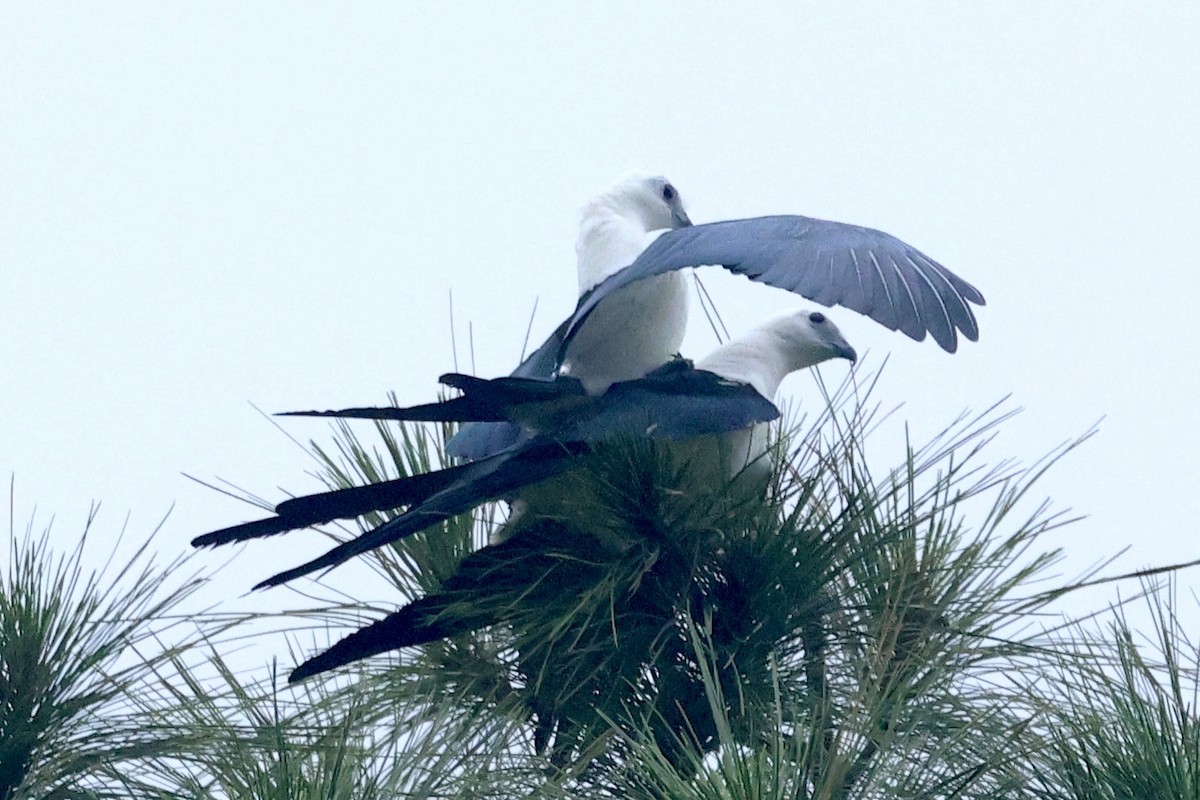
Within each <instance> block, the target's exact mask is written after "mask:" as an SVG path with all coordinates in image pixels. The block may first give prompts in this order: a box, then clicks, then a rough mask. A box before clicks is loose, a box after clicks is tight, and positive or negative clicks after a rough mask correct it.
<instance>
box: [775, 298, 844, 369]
mask: <svg viewBox="0 0 1200 800" xmlns="http://www.w3.org/2000/svg"><path fill="white" fill-rule="evenodd" d="M763 329H764V330H766V331H769V332H770V333H771V334H773V335H775V336H778V337H779V339H780V341H781V342H782V343H783V346H782V348H781V350H782V352H784V353H786V356H787V358H788V360H789V363H788V367H789V369H788V371H789V372H794V371H796V370H798V369H805V368H807V367H811V366H814V365H816V364H819V363H821V362H822V361H827V360H829V359H831V358H845V359H848V360H849V361H851V362H852V363H853V362H855V361H857V360H858V353H856V352H855V350H854V348H853V347H851V346H850V343H849V342H847V341H846V339H845V337H843V336H842V332H841V331H839V330H838V327H837V325H834V324H833V320H831V319H830V318H829V317H827V316H825V314H824V313H822V312H820V311H809V310H807V309H802V310H798V311H790V312H788V313H786V314H782V315H780V316H778V317H775V318H774V319H772V320H769V321H768V322H767V323H766V324H765V325H764V326H763Z"/></svg>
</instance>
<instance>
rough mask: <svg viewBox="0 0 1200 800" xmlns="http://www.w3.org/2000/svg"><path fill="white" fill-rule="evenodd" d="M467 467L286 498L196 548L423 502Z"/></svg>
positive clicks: (205, 537)
mask: <svg viewBox="0 0 1200 800" xmlns="http://www.w3.org/2000/svg"><path fill="white" fill-rule="evenodd" d="M463 469H464V467H451V468H450V469H443V470H438V471H437V472H427V473H424V474H422V475H410V476H408V477H406V478H396V479H394V480H390V481H384V482H382V483H372V484H368V485H366V486H353V487H350V488H348V489H334V490H332V491H329V492H321V493H319V494H310V495H305V496H303V497H294V498H292V499H291V500H285V501H283V502H282V503H280V504H279V505H278V506H276V507H275V514H276V516H274V517H269V518H267V519H258V520H254V521H253V522H244V523H242V524H241V525H233V526H231V527H229V528H222V529H221V530H219V531H213V532H212V533H206V534H204V535H203V536H197V537H196V538H195V539H192V546H193V547H217V546H219V545H223V544H231V543H233V542H244V541H248V540H250V539H261V538H263V537H266V536H274V535H276V534H279V533H286V532H288V531H293V530H296V529H297V528H307V527H309V526H310V525H322V524H324V523H326V522H332V521H333V520H335V519H352V518H354V517H357V516H360V515H362V514H366V513H368V512H371V511H386V510H389V509H393V508H400V507H401V506H408V505H413V504H415V503H420V502H421V501H422V500H424V499H426V498H427V497H429V496H430V495H433V494H437V493H438V492H440V491H442V490H443V489H445V488H446V487H447V486H449V485H450V484H452V483H454V482H455V481H456V480H458V479H459V476H460V473H461V471H462V470H463Z"/></svg>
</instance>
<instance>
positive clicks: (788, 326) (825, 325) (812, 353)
mask: <svg viewBox="0 0 1200 800" xmlns="http://www.w3.org/2000/svg"><path fill="white" fill-rule="evenodd" d="M831 358H845V359H848V360H850V361H856V360H857V359H858V354H857V353H856V352H855V351H854V348H853V347H851V346H850V344H849V342H847V341H846V339H845V338H844V337H843V336H842V332H841V331H839V330H838V328H837V326H836V325H834V324H833V321H832V320H830V319H829V317H827V316H825V314H824V313H822V312H820V311H809V310H807V309H803V310H799V311H789V312H787V313H785V314H781V315H779V316H777V317H774V318H772V319H769V320H767V321H766V322H764V323H763V324H762V325H759V326H758V327H757V328H755V329H754V330H752V331H750V332H749V333H747V334H745V335H744V336H739V337H738V338H736V339H732V340H730V341H728V342H726V343H725V344H723V345H721V346H720V347H718V348H717V349H716V350H714V351H713V352H712V353H710V354H708V355H707V356H705V357H704V358H702V359H701V360H700V361H699V362H697V364H696V366H698V367H700V368H701V369H706V370H709V371H710V372H715V373H717V374H718V375H721V376H723V377H726V378H729V379H730V380H735V381H739V382H741V383H748V384H750V385H751V386H753V387H754V388H755V389H756V390H757V391H758V393H759V394H761V395H762V396H763V397H765V398H767V399H768V400H770V399H772V398H774V397H775V393H776V392H777V391H778V390H779V384H780V383H781V382H782V381H783V379H784V378H785V377H786V376H787V375H788V374H789V373H792V372H795V371H797V370H801V369H807V368H808V367H813V366H816V365H817V364H820V363H821V362H822V361H828V360H829V359H831Z"/></svg>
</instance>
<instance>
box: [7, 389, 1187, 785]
mask: <svg viewBox="0 0 1200 800" xmlns="http://www.w3.org/2000/svg"><path fill="white" fill-rule="evenodd" d="M860 393H861V395H862V396H860ZM869 394H870V390H869V387H867V388H866V389H865V391H864V389H863V387H861V386H856V385H853V384H847V385H844V386H843V387H841V388H840V389H838V390H837V391H835V392H833V393H832V396H830V397H828V398H827V400H828V402H827V404H826V406H825V408H824V410H823V411H822V413H820V414H817V415H815V416H814V418H812V419H809V420H794V421H793V422H792V423H791V424H790V425H789V426H788V428H787V429H786V430H782V431H778V432H777V438H776V441H775V444H774V452H775V453H776V455H777V462H778V463H779V464H780V467H779V469H777V470H776V471H775V474H774V475H773V477H772V479H771V481H770V484H769V485H767V486H764V485H763V484H762V483H761V481H758V480H757V479H747V480H740V481H739V482H738V484H737V485H736V486H735V487H733V488H731V485H730V484H729V483H728V482H727V481H725V480H724V479H722V478H720V477H719V476H716V475H714V474H713V472H712V470H711V469H710V468H709V467H708V465H707V464H706V462H705V461H704V459H703V457H702V455H700V454H698V453H699V451H698V450H697V449H696V448H692V447H682V448H681V447H672V446H663V445H661V444H656V443H653V442H649V441H646V440H635V441H622V442H614V443H611V444H609V445H607V446H605V447H602V448H599V449H598V450H597V452H596V453H594V454H593V455H592V456H590V457H589V458H588V459H586V460H585V461H584V462H582V463H581V466H580V469H579V470H576V471H573V472H572V473H570V474H569V475H567V476H564V477H563V478H561V479H556V480H555V481H553V482H550V483H547V484H545V485H543V486H542V487H540V489H539V493H538V495H537V500H538V503H537V508H539V509H541V510H543V512H545V511H546V510H550V512H551V513H550V514H549V516H541V517H538V516H525V517H522V518H521V519H520V520H519V521H518V523H517V524H514V525H511V526H510V527H508V528H506V529H505V532H506V533H507V534H508V535H507V538H504V539H503V541H500V542H498V543H495V544H489V540H490V538H491V537H492V536H493V535H494V534H495V533H497V531H498V530H499V529H501V527H502V526H503V525H504V523H505V520H504V519H503V513H502V511H501V509H500V508H499V507H492V506H489V507H485V508H483V509H479V510H477V511H476V513H475V514H464V515H462V516H460V517H457V518H454V519H451V520H447V521H445V522H444V523H440V524H439V525H437V526H435V527H434V528H432V529H430V530H428V531H426V532H424V533H422V534H419V535H417V536H414V537H411V538H409V539H406V540H404V541H401V542H398V543H396V544H394V545H391V546H388V547H384V548H381V549H380V550H378V551H375V552H373V553H371V554H369V555H367V556H366V557H365V558H364V559H363V560H365V561H366V562H367V563H369V564H370V565H371V566H372V567H373V568H374V569H375V571H376V572H377V573H378V575H379V576H381V577H382V578H383V579H385V581H386V583H387V584H388V585H389V586H391V587H394V589H393V591H394V593H395V598H396V600H395V603H394V604H390V605H388V606H387V607H384V608H378V609H363V608H362V607H361V606H360V604H359V603H357V602H354V601H350V602H347V601H346V600H344V599H343V598H344V595H343V594H339V593H336V590H335V588H334V587H335V586H336V585H337V584H336V580H337V579H338V573H334V574H333V576H332V577H331V579H330V583H329V584H328V585H326V584H324V583H322V582H320V581H318V582H313V583H311V584H310V585H309V587H308V588H307V589H305V592H304V594H305V596H307V597H309V598H310V602H308V603H307V605H308V606H309V607H308V608H306V609H304V610H301V611H296V612H292V613H291V614H288V615H285V616H283V617H282V618H281V619H279V620H276V622H277V623H278V622H282V623H284V625H285V627H286V628H287V629H290V630H292V631H296V630H298V629H300V626H301V625H307V626H309V627H311V626H312V625H314V624H317V625H324V626H328V628H329V635H330V636H331V637H337V636H340V635H343V634H344V633H346V632H348V631H349V630H350V629H352V628H353V627H356V626H358V625H361V624H363V617H364V615H365V616H367V617H377V616H382V615H383V614H385V613H388V612H390V611H393V610H395V608H396V607H397V606H400V605H404V604H407V603H409V602H412V601H414V600H418V599H420V600H422V602H423V603H425V604H426V606H425V607H426V612H425V613H426V618H425V622H426V623H428V624H432V625H436V626H438V629H439V633H445V634H447V635H446V636H445V637H444V638H438V639H437V640H435V641H431V642H430V643H428V644H425V645H421V646H417V647H409V648H405V649H404V650H402V651H399V652H393V653H390V654H388V655H383V656H378V657H374V658H371V659H367V660H365V661H363V662H360V663H358V664H355V665H352V666H350V667H348V668H345V669H342V670H338V671H335V672H334V673H333V674H329V675H325V676H321V677H320V678H318V679H313V680H310V681H306V682H305V683H303V684H302V685H301V686H299V687H283V686H281V685H280V682H279V680H278V677H277V672H276V668H275V666H274V665H272V666H271V667H270V669H267V670H264V669H255V670H254V671H252V672H250V673H246V674H239V673H238V672H237V671H235V669H234V668H233V667H231V666H230V664H229V663H228V662H227V661H226V660H225V659H226V657H227V656H228V655H230V654H231V653H232V652H233V648H234V647H235V646H236V645H237V644H238V639H239V638H241V637H245V636H254V635H258V634H259V633H260V632H261V628H262V626H261V625H260V624H259V625H256V624H255V623H256V622H258V623H261V622H262V621H263V620H262V617H261V616H259V617H254V616H250V617H247V618H245V619H238V618H235V617H232V616H228V615H222V614H220V613H219V612H207V613H204V614H199V615H193V616H192V618H191V619H192V621H193V622H194V624H195V625H196V626H197V627H196V628H195V629H194V630H193V631H192V632H191V633H190V634H187V635H184V634H182V633H180V632H178V631H173V632H171V634H172V635H171V636H168V635H167V633H168V631H170V630H171V626H172V625H173V624H174V623H176V622H177V621H178V617H177V615H178V614H179V611H178V605H179V603H180V602H182V600H183V599H184V598H186V597H188V596H190V595H191V594H193V593H194V592H195V591H196V590H197V588H198V587H199V586H200V585H201V582H200V581H199V580H198V579H196V578H194V577H192V578H187V579H184V580H182V581H174V582H173V581H172V580H168V578H169V577H170V576H172V575H175V574H177V572H178V570H179V569H180V568H181V563H182V562H177V563H174V564H171V565H168V567H166V568H163V569H161V570H160V569H153V568H151V567H150V566H137V567H135V566H134V563H133V562H138V563H141V561H140V560H144V551H145V549H146V548H145V546H143V548H142V550H139V551H138V553H137V555H136V556H135V558H134V560H133V562H131V563H130V565H128V566H126V567H125V568H124V569H121V570H119V571H118V574H117V575H116V576H114V577H113V578H111V579H104V578H103V576H102V575H98V576H94V577H93V576H87V575H85V574H84V572H83V570H82V568H81V566H80V564H81V561H80V553H81V550H76V551H74V552H73V553H72V554H71V555H69V556H67V557H65V558H64V557H57V558H56V557H55V556H54V555H53V553H52V552H51V551H50V549H49V546H48V539H47V538H46V536H45V534H43V535H42V536H41V537H37V536H34V535H33V534H32V532H31V531H26V533H25V535H24V537H23V538H22V539H21V540H20V541H19V542H18V541H17V539H16V537H14V545H13V549H12V554H11V556H10V565H9V571H8V573H7V575H6V577H5V580H4V582H3V583H2V584H0V589H2V590H3V591H2V592H0V634H2V635H3V639H2V640H0V644H2V645H3V647H2V652H0V667H2V668H0V701H2V702H0V715H2V716H0V800H9V798H14V799H15V798H22V800H24V798H39V800H40V798H49V797H63V798H67V797H147V798H151V797H152V798H160V800H166V799H167V798H172V799H173V800H174V799H180V800H182V798H188V799H189V800H193V799H195V800H198V799H199V798H209V797H216V798H239V799H240V798H251V799H253V800H275V799H276V798H317V797H320V798H336V799H337V800H358V799H359V798H364V799H370V800H376V799H377V798H379V799H381V798H401V797H403V798H468V797H470V798H476V797H503V798H507V797H517V796H523V797H542V798H575V797H621V798H647V800H651V799H653V800H659V799H665V798H671V799H672V800H674V799H676V798H679V799H680V800H687V799H688V798H696V799H697V800H724V799H725V798H738V799H741V798H746V799H747V800H749V798H768V799H770V798H805V799H806V800H807V799H809V798H813V799H815V798H829V799H831V800H832V799H838V800H840V799H841V798H846V799H847V800H848V799H849V798H889V799H890V798H1054V799H1055V800H1079V799H1081V798H1101V800H1105V799H1107V798H1112V799H1113V800H1116V799H1117V798H1151V799H1152V800H1157V798H1168V797H1169V798H1177V797H1183V798H1200V793H1198V790H1197V786H1198V785H1200V777H1198V774H1197V771H1198V770H1200V766H1198V765H1200V735H1198V734H1197V730H1198V728H1197V725H1196V716H1195V713H1196V699H1197V691H1198V690H1197V662H1198V661H1200V653H1198V651H1197V649H1196V646H1195V645H1193V644H1192V643H1191V642H1190V641H1189V640H1188V638H1187V637H1186V636H1185V635H1184V626H1182V625H1181V623H1180V622H1179V621H1178V620H1177V619H1176V617H1175V616H1174V609H1175V607H1176V604H1175V603H1174V602H1173V598H1171V597H1167V596H1165V595H1163V594H1161V593H1153V592H1152V593H1151V594H1150V595H1149V598H1150V604H1149V608H1150V609H1151V611H1152V615H1153V619H1154V632H1155V635H1154V638H1153V640H1152V641H1151V642H1149V643H1140V644H1139V643H1138V641H1137V639H1136V637H1135V634H1134V632H1133V626H1131V625H1130V624H1129V622H1128V621H1127V619H1126V617H1125V616H1124V609H1123V608H1120V607H1119V608H1118V609H1117V610H1116V612H1115V614H1114V622H1113V623H1112V624H1111V626H1110V627H1109V628H1108V629H1106V630H1104V631H1101V632H1096V631H1094V630H1091V629H1089V628H1086V627H1085V625H1084V623H1071V622H1067V623H1065V624H1063V623H1059V624H1057V625H1054V626H1052V627H1049V628H1048V627H1047V623H1043V622H1042V620H1044V619H1052V618H1053V616H1052V615H1053V612H1054V609H1053V606H1052V605H1051V604H1052V603H1054V602H1056V601H1057V600H1058V598H1060V597H1061V596H1062V594H1063V593H1064V592H1066V591H1069V590H1070V589H1071V588H1072V587H1061V588H1058V589H1050V590H1047V589H1046V588H1045V587H1046V586H1047V585H1052V584H1049V579H1050V575H1049V570H1050V569H1051V568H1052V567H1053V566H1054V565H1055V564H1056V563H1057V559H1058V555H1057V554H1056V553H1054V552H1047V551H1045V549H1044V545H1043V544H1042V542H1043V541H1044V540H1043V539H1042V537H1043V536H1044V534H1045V533H1046V532H1047V531H1050V530H1052V529H1054V528H1056V527H1057V526H1060V525H1063V524H1065V523H1067V522H1069V521H1070V520H1069V519H1068V518H1066V517H1065V516H1063V515H1061V514H1056V513H1052V512H1051V510H1050V508H1049V506H1048V505H1047V504H1046V503H1031V502H1030V501H1029V495H1030V491H1031V487H1032V486H1033V485H1034V484H1035V483H1036V481H1037V480H1038V478H1039V477H1040V476H1041V475H1042V474H1043V473H1044V472H1045V470H1046V469H1047V468H1049V467H1050V466H1051V465H1052V464H1054V463H1055V462H1056V461H1057V460H1058V459H1059V458H1060V457H1062V456H1063V455H1065V454H1066V453H1067V452H1069V451H1070V450H1071V449H1072V448H1073V447H1074V446H1075V445H1077V444H1078V443H1079V441H1082V440H1083V439H1086V438H1087V436H1086V435H1085V436H1084V437H1082V438H1081V439H1080V440H1078V441H1076V442H1073V443H1071V444H1069V445H1068V446H1066V447H1064V448H1061V449H1059V450H1057V451H1055V452H1053V453H1051V454H1050V456H1048V457H1047V458H1046V459H1044V460H1043V461H1041V462H1038V463H1035V464H1033V465H1031V466H1028V467H1021V466H1019V465H1016V464H1012V463H1009V462H1000V463H999V464H995V465H992V466H989V465H987V464H986V463H985V462H984V456H985V453H986V448H987V447H988V446H989V444H990V442H991V440H992V438H993V437H994V435H995V434H996V432H997V431H998V430H999V429H1000V428H1001V427H1002V426H1003V424H1004V422H1005V421H1006V420H1007V419H1008V418H1009V416H1010V414H1008V413H1006V412H1004V411H1003V410H1001V409H999V408H992V409H988V410H987V411H985V412H984V413H982V414H978V415H975V416H964V417H962V418H961V419H959V420H956V421H955V422H954V423H953V424H952V425H951V426H949V427H948V428H947V429H946V430H945V431H943V432H942V433H941V434H939V435H938V436H937V437H935V438H934V439H933V440H932V441H931V442H929V443H927V444H925V445H923V446H911V445H910V446H909V447H907V448H906V449H905V450H904V451H903V452H902V453H900V454H899V456H900V457H899V458H898V459H896V462H897V466H895V467H894V468H893V469H890V470H885V471H880V470H879V469H878V468H877V466H876V465H877V464H879V463H886V462H884V461H883V460H882V459H881V454H880V453H879V452H878V451H877V450H872V449H870V448H868V447H867V440H868V434H869V432H870V431H872V430H874V429H875V427H876V426H877V425H878V424H879V423H880V420H879V418H878V415H877V414H876V413H874V412H871V411H868V410H867V408H868V407H867V403H866V399H865V398H866V397H869ZM373 431H374V435H375V437H376V439H375V441H376V442H377V443H376V444H367V443H366V442H367V441H368V440H367V439H366V437H363V436H360V435H359V434H356V433H355V431H354V430H353V429H352V428H351V427H349V426H348V425H345V424H342V425H339V426H338V427H337V428H336V429H335V436H334V442H333V446H332V447H325V448H321V447H317V446H316V445H314V446H313V448H314V452H315V453H316V455H317V457H318V458H319V460H320V461H321V463H322V464H323V465H324V467H323V474H324V477H325V479H326V481H327V482H328V484H329V485H330V486H349V485H355V484H360V483H364V482H376V481H382V480H387V479H390V478H393V477H398V476H401V475H406V474H412V473H414V472H424V471H427V470H428V469H431V468H438V467H440V466H443V465H444V456H443V455H442V453H443V448H442V445H443V443H444V437H445V436H446V435H447V434H448V433H449V430H448V429H445V428H428V429H425V428H419V427H412V426H394V425H385V424H379V425H376V426H375V427H374V428H373ZM395 513H398V512H386V513H380V514H372V515H369V516H368V517H365V518H363V519H362V520H360V521H359V527H360V528H362V529H369V528H373V527H375V526H376V525H378V524H380V523H381V522H383V521H384V520H385V519H387V518H390V517H392V516H394V514H395ZM330 535H331V536H333V537H334V538H339V539H341V538H345V537H346V535H348V532H347V531H346V530H345V529H341V528H334V529H332V530H331V531H330ZM81 548H82V545H81ZM1085 577H1086V576H1085ZM1076 585H1079V584H1076ZM356 588H357V587H356ZM349 593H350V594H352V595H353V594H355V593H354V592H353V591H352V592H349ZM314 597H315V598H316V599H317V600H318V601H320V604H321V607H320V608H317V609H315V610H314V609H313V608H312V607H311V606H312V602H311V598H314ZM1048 612H1049V613H1048ZM168 641H172V643H171V644H167V643H166V642H168ZM281 647H282V645H281ZM292 647H293V651H292V652H291V653H290V655H289V657H288V666H290V663H292V662H298V661H300V660H303V659H304V658H305V657H307V656H308V655H311V652H310V649H311V645H308V646H305V647H304V648H296V647H295V646H294V645H293V646H292Z"/></svg>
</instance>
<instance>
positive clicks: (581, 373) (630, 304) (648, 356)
mask: <svg viewBox="0 0 1200 800" xmlns="http://www.w3.org/2000/svg"><path fill="white" fill-rule="evenodd" d="M687 303H688V297H687V284H686V283H685V281H684V274H683V273H682V272H672V273H669V274H667V275H659V276H656V277H654V278H649V279H647V280H644V281H640V282H638V283H636V284H634V285H632V286H626V287H625V288H623V289H620V290H618V291H616V292H614V293H613V294H612V295H611V296H609V297H607V298H605V300H604V302H603V303H601V304H600V305H599V306H598V307H597V308H596V310H595V311H594V312H593V313H592V315H591V316H590V317H589V318H588V320H587V322H586V323H584V325H583V327H582V328H581V329H580V330H579V333H577V334H576V335H575V338H574V339H573V340H572V341H571V345H570V347H569V348H568V349H567V353H566V359H565V360H564V363H563V370H562V371H563V372H564V373H566V374H569V375H572V376H574V377H576V378H578V379H579V380H581V381H582V382H583V385H584V388H585V389H586V390H587V391H588V393H589V394H599V393H600V392H603V391H604V390H605V389H607V388H608V387H609V386H610V385H611V384H613V383H617V382H618V381H629V380H635V379H637V378H640V377H642V376H643V375H645V374H646V373H647V372H649V371H650V370H652V369H655V368H656V367H660V366H662V365H663V364H665V363H666V362H667V361H669V360H670V359H671V357H672V356H673V355H675V354H676V353H678V352H679V347H680V345H681V344H682V343H683V334H684V330H685V328H686V326H687Z"/></svg>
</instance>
